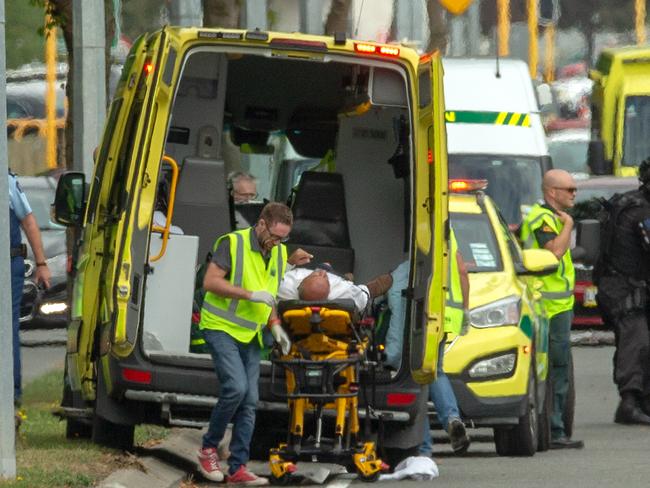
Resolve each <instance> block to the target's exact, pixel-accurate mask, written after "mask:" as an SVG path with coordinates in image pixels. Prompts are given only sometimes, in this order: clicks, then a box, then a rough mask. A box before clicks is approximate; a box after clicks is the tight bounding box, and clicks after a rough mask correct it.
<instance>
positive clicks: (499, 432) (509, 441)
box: [494, 366, 538, 456]
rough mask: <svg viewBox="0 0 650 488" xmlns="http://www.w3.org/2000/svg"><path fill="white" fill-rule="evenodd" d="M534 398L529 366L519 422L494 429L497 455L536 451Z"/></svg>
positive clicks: (533, 375)
mask: <svg viewBox="0 0 650 488" xmlns="http://www.w3.org/2000/svg"><path fill="white" fill-rule="evenodd" d="M536 398H537V393H536V381H535V370H534V368H533V367H532V366H531V368H530V370H529V376H528V394H527V401H526V411H525V413H524V415H522V416H521V417H519V423H518V424H517V425H516V426H515V427H513V428H511V429H504V428H496V429H494V444H495V446H496V450H497V454H499V456H532V455H534V454H535V451H537V437H538V424H537V420H538V413H537V401H536Z"/></svg>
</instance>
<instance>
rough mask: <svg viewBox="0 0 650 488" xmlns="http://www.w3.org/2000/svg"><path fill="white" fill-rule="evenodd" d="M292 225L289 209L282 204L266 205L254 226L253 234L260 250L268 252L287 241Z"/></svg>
mask: <svg viewBox="0 0 650 488" xmlns="http://www.w3.org/2000/svg"><path fill="white" fill-rule="evenodd" d="M292 225H293V215H292V213H291V209H290V208H289V207H287V206H286V205H285V204H283V203H277V202H271V203H267V204H266V205H265V206H264V208H263V209H262V212H261V213H260V218H259V219H258V221H257V224H256V225H255V234H256V235H257V240H258V241H259V243H260V245H261V246H262V249H264V251H265V252H268V251H270V250H271V249H272V248H273V247H274V246H277V245H278V244H280V243H281V242H285V241H287V240H288V239H289V232H291V226H292Z"/></svg>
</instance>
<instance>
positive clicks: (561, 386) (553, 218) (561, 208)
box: [520, 169, 584, 449]
mask: <svg viewBox="0 0 650 488" xmlns="http://www.w3.org/2000/svg"><path fill="white" fill-rule="evenodd" d="M542 191H543V193H544V203H542V204H540V203H536V204H535V205H533V206H532V208H531V209H530V212H529V213H528V215H527V216H526V218H525V219H524V221H523V222H522V225H521V235H520V237H521V240H522V242H523V243H524V247H525V248H526V249H548V250H549V251H551V252H552V253H553V254H555V256H556V257H557V258H558V259H559V260H560V265H559V267H558V269H557V271H556V272H555V273H553V274H550V275H546V276H542V277H540V280H541V281H542V288H541V294H542V302H543V304H544V308H545V309H546V314H547V316H548V318H549V320H550V332H549V336H550V337H549V373H550V380H551V384H552V387H553V412H552V415H551V445H550V447H551V449H567V448H574V449H575V448H578V449H579V448H582V447H583V446H584V444H583V442H582V441H577V440H572V439H570V438H569V437H568V436H567V435H566V431H565V429H564V421H563V413H564V410H565V407H566V401H567V394H568V391H569V365H570V359H571V335H570V334H571V322H572V320H573V301H574V298H573V288H574V286H575V271H574V268H573V261H572V260H571V252H570V250H569V245H570V243H571V231H572V229H573V219H572V218H571V216H570V215H569V214H567V213H566V210H567V209H569V208H571V207H573V205H574V201H575V196H576V192H577V189H576V185H575V182H574V181H573V178H572V177H571V175H570V174H569V173H567V172H566V171H564V170H560V169H553V170H550V171H548V172H547V173H546V174H545V175H544V180H543V182H542Z"/></svg>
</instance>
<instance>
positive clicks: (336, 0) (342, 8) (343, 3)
mask: <svg viewBox="0 0 650 488" xmlns="http://www.w3.org/2000/svg"><path fill="white" fill-rule="evenodd" d="M351 4H352V0H332V6H331V7H330V12H329V14H328V15H327V21H326V22H325V35H326V36H332V35H334V33H336V32H345V33H346V34H347V35H348V36H349V35H350V32H348V16H349V14H350V5H351Z"/></svg>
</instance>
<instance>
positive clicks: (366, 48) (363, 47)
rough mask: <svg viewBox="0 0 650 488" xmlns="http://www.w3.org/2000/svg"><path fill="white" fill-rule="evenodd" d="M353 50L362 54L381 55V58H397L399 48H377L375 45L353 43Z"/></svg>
mask: <svg viewBox="0 0 650 488" xmlns="http://www.w3.org/2000/svg"><path fill="white" fill-rule="evenodd" d="M354 50H355V51H356V52H358V53H362V54H381V55H382V56H391V57H395V56H399V47H396V46H378V45H376V44H366V43H363V42H355V43H354Z"/></svg>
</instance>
